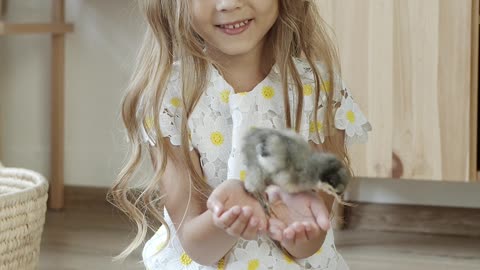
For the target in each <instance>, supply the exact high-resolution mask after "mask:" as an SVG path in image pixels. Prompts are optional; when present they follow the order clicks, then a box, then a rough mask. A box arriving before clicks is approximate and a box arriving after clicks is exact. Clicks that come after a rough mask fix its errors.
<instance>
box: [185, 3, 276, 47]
mask: <svg viewBox="0 0 480 270" xmlns="http://www.w3.org/2000/svg"><path fill="white" fill-rule="evenodd" d="M180 1H183V0H180ZM191 4H192V5H191V10H192V15H193V18H192V19H193V22H192V23H193V25H192V27H193V29H194V30H195V31H196V32H197V33H198V34H199V35H200V36H201V37H202V38H203V39H204V40H205V42H206V43H207V45H208V46H212V47H214V49H216V50H218V51H220V52H221V53H223V54H226V55H231V56H238V55H243V54H247V53H249V52H250V51H252V50H253V49H255V48H256V47H257V46H258V45H261V44H264V41H265V38H266V34H267V33H268V31H269V30H270V28H272V26H273V24H274V23H275V21H276V20H277V18H278V0H191Z"/></svg>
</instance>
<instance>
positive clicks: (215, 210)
mask: <svg viewBox="0 0 480 270" xmlns="http://www.w3.org/2000/svg"><path fill="white" fill-rule="evenodd" d="M213 212H214V213H215V214H218V212H220V207H218V205H215V206H214V207H213Z"/></svg>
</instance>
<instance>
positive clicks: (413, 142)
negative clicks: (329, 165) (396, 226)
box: [318, 0, 478, 181]
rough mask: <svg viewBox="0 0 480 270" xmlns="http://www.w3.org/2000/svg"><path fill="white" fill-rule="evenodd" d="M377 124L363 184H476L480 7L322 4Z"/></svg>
mask: <svg viewBox="0 0 480 270" xmlns="http://www.w3.org/2000/svg"><path fill="white" fill-rule="evenodd" d="M318 5H319V7H320V11H321V14H322V16H323V19H324V20H325V21H326V22H327V23H328V24H329V25H330V26H332V28H333V31H334V32H335V37H334V38H335V40H336V43H337V45H338V47H339V54H340V57H341V63H342V75H343V77H344V80H345V81H346V82H347V84H348V85H349V87H350V88H351V90H352V92H353V95H354V98H355V99H356V100H357V102H358V103H359V104H360V106H361V107H362V109H363V110H364V112H365V114H366V115H367V117H368V118H369V120H370V122H371V124H372V126H373V129H374V130H373V132H372V133H371V136H370V140H369V143H368V144H366V145H361V146H354V147H352V149H351V155H352V161H353V166H354V170H355V171H356V174H357V176H363V177H388V178H390V177H393V178H404V179H426V180H448V181H472V180H473V179H476V175H477V173H476V171H477V165H476V155H477V134H476V133H477V74H478V73H477V66H478V0H421V1H419V0H319V1H318Z"/></svg>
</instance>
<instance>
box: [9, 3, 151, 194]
mask: <svg viewBox="0 0 480 270" xmlns="http://www.w3.org/2000/svg"><path fill="white" fill-rule="evenodd" d="M50 2H51V1H38V0H28V1H27V0H21V1H9V10H8V17H7V19H8V20H10V21H17V22H27V21H30V22H39V21H48V20H49V18H50ZM66 20H67V21H69V22H72V23H74V27H75V29H74V32H73V33H71V34H68V35H67V39H66V50H65V51H66V62H65V65H66V69H65V72H66V82H65V108H66V109H65V184H67V185H88V186H109V185H110V184H111V183H112V181H113V179H114V178H115V176H116V173H118V171H119V169H120V167H121V165H122V163H123V161H124V160H125V156H126V149H127V148H126V144H125V141H124V139H125V138H124V133H123V132H122V131H121V130H122V124H121V120H120V103H121V98H122V96H123V93H124V88H125V86H126V83H127V81H128V78H129V76H130V74H131V65H132V63H133V61H134V58H135V53H136V50H137V47H138V46H139V43H140V40H141V36H142V32H143V30H142V29H141V28H142V26H141V18H140V16H139V13H138V10H137V9H136V7H135V1H129V0H121V1H119V0H108V1H107V0H102V1H95V0H83V1H82V0H70V1H67V2H66ZM0 60H1V62H0V63H1V65H0V115H1V117H2V121H0V123H1V126H0V130H1V136H0V137H1V144H0V145H2V152H1V153H0V156H1V159H2V161H3V162H4V163H5V165H6V166H9V167H23V168H29V169H33V170H36V171H38V172H40V173H42V174H44V175H45V176H46V177H47V178H49V177H50V164H49V162H50V161H49V158H50V153H49V151H50V106H51V104H50V69H49V67H50V38H49V36H48V35H25V36H8V37H0Z"/></svg>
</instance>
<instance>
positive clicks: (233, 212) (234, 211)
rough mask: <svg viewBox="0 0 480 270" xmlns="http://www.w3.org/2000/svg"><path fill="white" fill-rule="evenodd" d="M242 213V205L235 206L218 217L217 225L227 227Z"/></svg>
mask: <svg viewBox="0 0 480 270" xmlns="http://www.w3.org/2000/svg"><path fill="white" fill-rule="evenodd" d="M240 213H241V208H240V206H237V205H235V206H233V207H232V208H230V209H229V210H227V211H226V212H225V213H223V214H222V215H221V216H220V217H217V218H216V223H217V224H216V225H217V226H218V227H220V228H222V229H226V228H228V227H230V226H231V225H232V223H233V222H234V221H235V220H236V219H237V218H238V216H239V215H240Z"/></svg>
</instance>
